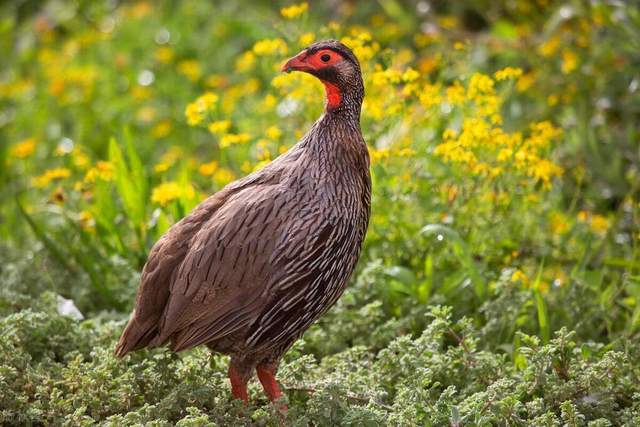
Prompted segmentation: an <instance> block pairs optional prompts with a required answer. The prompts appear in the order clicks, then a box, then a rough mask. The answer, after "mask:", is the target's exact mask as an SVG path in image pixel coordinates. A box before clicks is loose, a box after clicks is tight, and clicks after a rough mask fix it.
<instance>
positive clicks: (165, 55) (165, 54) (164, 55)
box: [154, 46, 173, 64]
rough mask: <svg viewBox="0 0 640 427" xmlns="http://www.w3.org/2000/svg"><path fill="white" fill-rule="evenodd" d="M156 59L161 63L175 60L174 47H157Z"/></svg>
mask: <svg viewBox="0 0 640 427" xmlns="http://www.w3.org/2000/svg"><path fill="white" fill-rule="evenodd" d="M154 56H155V58H156V61H158V62H159V63H161V64H168V63H170V62H171V61H173V49H171V48H170V47H169V46H162V47H159V48H158V49H156V52H155V55H154Z"/></svg>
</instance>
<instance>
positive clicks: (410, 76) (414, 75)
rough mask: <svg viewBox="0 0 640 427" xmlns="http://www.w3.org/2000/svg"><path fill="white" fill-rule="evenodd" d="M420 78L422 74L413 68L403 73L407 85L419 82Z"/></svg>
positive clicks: (403, 79)
mask: <svg viewBox="0 0 640 427" xmlns="http://www.w3.org/2000/svg"><path fill="white" fill-rule="evenodd" d="M418 77H420V73H418V72H417V71H416V70H414V69H413V68H411V67H409V68H407V69H406V71H405V72H404V73H402V81H403V82H406V83H408V82H412V81H414V80H417V79H418Z"/></svg>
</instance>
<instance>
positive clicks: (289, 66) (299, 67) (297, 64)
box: [281, 50, 312, 73]
mask: <svg viewBox="0 0 640 427" xmlns="http://www.w3.org/2000/svg"><path fill="white" fill-rule="evenodd" d="M305 59H307V51H306V50H303V51H302V52H300V53H299V54H297V55H296V56H294V57H293V58H291V59H289V60H288V61H287V62H286V63H285V64H284V65H283V66H282V69H281V71H282V72H284V73H290V72H291V71H307V72H308V71H311V70H312V68H311V67H310V66H309V65H308V64H307V63H306V62H305Z"/></svg>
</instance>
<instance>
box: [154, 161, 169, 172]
mask: <svg viewBox="0 0 640 427" xmlns="http://www.w3.org/2000/svg"><path fill="white" fill-rule="evenodd" d="M170 167H171V164H169V163H166V162H160V163H158V164H157V165H155V166H154V167H153V170H154V171H155V172H157V173H162V172H166V171H168V170H169V168H170Z"/></svg>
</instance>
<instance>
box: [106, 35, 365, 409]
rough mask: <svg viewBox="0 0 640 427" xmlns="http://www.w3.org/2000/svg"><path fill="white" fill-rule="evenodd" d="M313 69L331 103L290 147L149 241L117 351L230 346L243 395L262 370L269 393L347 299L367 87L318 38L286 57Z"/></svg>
mask: <svg viewBox="0 0 640 427" xmlns="http://www.w3.org/2000/svg"><path fill="white" fill-rule="evenodd" d="M282 70H283V71H286V72H289V71H303V72H306V73H309V74H312V75H314V76H316V77H317V78H318V79H320V81H321V82H322V83H323V84H324V86H325V88H326V95H327V99H326V107H325V111H324V113H323V114H322V116H321V117H320V118H319V119H318V120H317V121H316V122H315V123H314V125H313V126H312V127H311V130H310V131H309V132H308V133H307V134H306V135H305V136H304V137H302V139H301V140H300V141H298V143H297V144H296V145H294V146H293V147H292V148H291V149H290V150H289V151H288V152H286V153H285V154H283V155H281V156H280V157H278V158H277V159H275V160H274V161H273V162H271V163H270V164H269V165H267V166H265V167H264V168H263V169H261V170H259V171H258V172H255V173H252V174H251V175H248V176H246V177H244V178H242V179H239V180H238V181H235V182H232V183H231V184H229V185H227V186H226V187H225V188H223V189H222V190H220V191H219V192H217V193H216V194H214V195H213V196H211V197H209V198H208V199H207V200H205V201H204V202H202V203H201V204H200V205H199V206H198V207H196V208H195V209H194V210H193V211H192V212H191V213H190V214H189V215H187V216H186V217H185V218H183V219H182V220H181V221H180V222H178V223H177V224H175V225H174V226H173V227H171V228H170V229H169V231H167V233H166V234H165V235H164V236H162V238H160V240H158V242H157V243H156V244H155V245H154V246H153V249H152V250H151V253H150V255H149V259H148V260H147V263H146V265H145V266H144V270H143V272H142V283H141V286H140V289H139V290H138V296H137V298H136V304H135V309H134V311H133V314H132V316H131V319H130V320H129V323H128V324H127V327H126V328H125V330H124V332H123V333H122V336H121V337H120V341H119V342H118V345H117V348H116V354H117V355H118V356H124V355H125V354H127V353H128V352H130V351H133V350H137V349H140V348H143V347H156V346H161V345H164V344H166V343H168V344H169V346H170V347H171V349H172V350H174V351H181V350H186V349H188V348H191V347H194V346H197V345H201V344H205V345H207V346H208V347H209V348H210V349H211V350H213V351H215V352H219V353H224V354H228V355H230V356H231V363H230V365H229V378H230V380H231V390H232V393H233V396H235V397H236V398H238V399H242V400H243V401H244V402H245V403H246V402H247V400H248V396H247V381H248V380H249V379H250V378H251V376H252V374H253V370H254V369H255V370H256V371H257V374H258V378H259V379H260V382H261V383H262V386H263V387H264V390H265V392H266V394H267V395H268V397H269V398H270V399H271V400H276V399H278V398H279V397H280V396H281V395H282V393H281V391H280V388H279V386H278V383H277V382H276V380H275V373H276V370H277V367H278V362H279V360H280V358H281V357H282V355H283V354H284V353H285V352H286V351H287V349H288V348H289V347H290V346H291V344H292V343H293V342H294V341H295V340H296V339H298V338H299V337H300V336H301V335H302V334H303V332H304V331H305V330H306V329H307V328H308V327H309V326H310V325H311V324H312V323H313V322H314V321H315V320H316V319H317V318H318V317H320V316H321V315H322V314H323V313H324V312H325V311H327V310H328V309H329V308H330V307H331V306H332V305H333V304H334V303H335V302H336V300H337V299H338V298H339V297H340V295H341V294H342V292H343V291H344V288H345V285H346V283H347V280H348V279H349V276H350V274H351V272H352V271H353V269H354V267H355V265H356V261H357V260H358V256H359V254H360V249H361V246H362V241H363V239H364V236H365V233H366V230H367V224H368V222H369V211H370V199H371V179H370V176H369V155H368V152H367V147H366V145H365V142H364V140H363V138H362V133H361V131H360V108H361V106H362V99H363V97H364V86H363V83H362V75H361V72H360V64H359V63H358V60H357V58H356V57H355V55H354V54H353V52H352V51H351V50H350V49H349V48H348V47H346V46H345V45H343V44H342V43H340V42H338V41H335V40H326V41H321V42H318V43H314V44H312V45H311V46H309V47H308V48H306V49H304V50H303V51H302V52H300V53H299V54H298V55H297V56H295V57H293V58H291V59H290V60H289V61H288V62H287V63H286V64H284V66H283V67H282Z"/></svg>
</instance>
